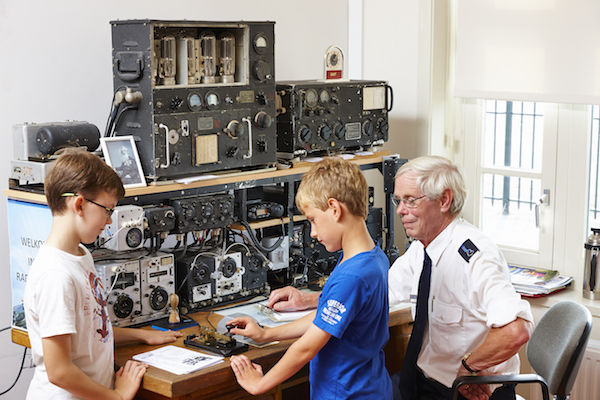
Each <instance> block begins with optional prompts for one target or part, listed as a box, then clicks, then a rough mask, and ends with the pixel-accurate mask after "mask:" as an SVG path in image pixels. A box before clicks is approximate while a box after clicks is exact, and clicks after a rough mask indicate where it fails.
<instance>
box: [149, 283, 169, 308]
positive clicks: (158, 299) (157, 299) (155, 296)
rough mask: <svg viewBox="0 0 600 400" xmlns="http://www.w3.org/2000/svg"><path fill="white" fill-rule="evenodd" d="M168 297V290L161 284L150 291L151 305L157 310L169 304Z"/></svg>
mask: <svg viewBox="0 0 600 400" xmlns="http://www.w3.org/2000/svg"><path fill="white" fill-rule="evenodd" d="M168 298H169V294H168V293H167V291H166V290H165V289H163V288H161V287H160V286H159V287H157V288H156V289H154V290H153V291H152V293H150V307H152V309H153V310H156V311H158V310H160V309H163V308H165V306H166V305H167V300H168Z"/></svg>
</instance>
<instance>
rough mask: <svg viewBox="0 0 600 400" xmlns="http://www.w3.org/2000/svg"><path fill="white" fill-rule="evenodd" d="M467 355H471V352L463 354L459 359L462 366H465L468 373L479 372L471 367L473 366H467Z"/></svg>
mask: <svg viewBox="0 0 600 400" xmlns="http://www.w3.org/2000/svg"><path fill="white" fill-rule="evenodd" d="M469 357H471V353H467V354H465V356H464V357H463V358H462V361H461V363H462V366H463V367H465V369H466V370H467V371H469V372H470V373H472V374H478V373H480V372H481V370H476V369H473V368H471V367H469V364H467V359H468V358H469Z"/></svg>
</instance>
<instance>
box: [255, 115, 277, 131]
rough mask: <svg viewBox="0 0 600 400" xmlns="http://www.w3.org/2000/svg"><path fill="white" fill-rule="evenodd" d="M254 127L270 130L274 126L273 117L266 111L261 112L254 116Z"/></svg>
mask: <svg viewBox="0 0 600 400" xmlns="http://www.w3.org/2000/svg"><path fill="white" fill-rule="evenodd" d="M254 125H256V126H257V127H259V128H263V129H266V128H270V127H271V125H273V117H271V116H270V115H269V114H267V113H266V112H264V111H259V112H257V113H256V115H255V116H254Z"/></svg>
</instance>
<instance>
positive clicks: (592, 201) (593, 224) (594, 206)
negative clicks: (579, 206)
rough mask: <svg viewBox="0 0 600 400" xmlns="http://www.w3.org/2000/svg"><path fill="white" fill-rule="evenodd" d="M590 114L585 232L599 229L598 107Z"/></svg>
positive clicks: (599, 146)
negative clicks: (586, 227)
mask: <svg viewBox="0 0 600 400" xmlns="http://www.w3.org/2000/svg"><path fill="white" fill-rule="evenodd" d="M591 114H592V118H591V129H590V142H589V143H590V154H589V171H588V193H589V194H588V215H587V226H588V229H587V230H586V231H587V232H590V229H591V228H600V157H599V156H600V107H599V106H597V105H596V106H592V112H591Z"/></svg>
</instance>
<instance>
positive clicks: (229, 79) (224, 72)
mask: <svg viewBox="0 0 600 400" xmlns="http://www.w3.org/2000/svg"><path fill="white" fill-rule="evenodd" d="M220 45H221V47H220V50H221V52H220V56H219V61H220V67H221V82H223V83H233V82H234V75H235V37H234V36H233V34H232V33H225V34H224V35H223V36H221V40H220Z"/></svg>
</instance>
